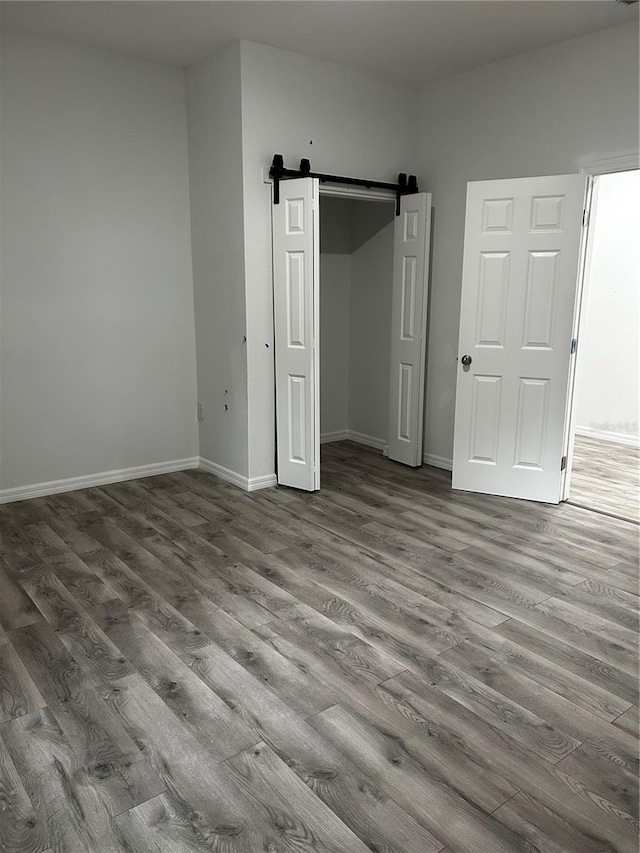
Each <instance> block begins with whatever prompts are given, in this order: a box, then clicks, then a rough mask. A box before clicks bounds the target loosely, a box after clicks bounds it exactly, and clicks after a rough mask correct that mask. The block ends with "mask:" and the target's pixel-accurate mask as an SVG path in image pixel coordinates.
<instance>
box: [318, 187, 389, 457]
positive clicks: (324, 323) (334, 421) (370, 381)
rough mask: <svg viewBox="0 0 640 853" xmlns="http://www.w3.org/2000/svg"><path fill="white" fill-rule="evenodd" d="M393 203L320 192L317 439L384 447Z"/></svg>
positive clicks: (387, 395)
mask: <svg viewBox="0 0 640 853" xmlns="http://www.w3.org/2000/svg"><path fill="white" fill-rule="evenodd" d="M390 201H391V203H384V202H379V201H367V200H363V199H352V198H348V197H342V198H339V197H332V196H325V195H323V194H322V193H321V195H320V442H321V444H326V443H328V442H334V441H343V440H345V439H349V440H351V441H356V442H358V443H360V444H365V445H368V446H369V447H374V448H377V449H378V450H382V451H384V450H386V448H387V445H388V426H389V380H390V369H391V307H392V280H393V230H394V219H395V210H394V206H393V199H390Z"/></svg>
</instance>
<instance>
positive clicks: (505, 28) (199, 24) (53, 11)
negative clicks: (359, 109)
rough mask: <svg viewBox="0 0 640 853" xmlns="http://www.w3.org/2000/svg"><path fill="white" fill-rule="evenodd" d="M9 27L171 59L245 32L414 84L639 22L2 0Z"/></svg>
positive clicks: (300, 0)
mask: <svg viewBox="0 0 640 853" xmlns="http://www.w3.org/2000/svg"><path fill="white" fill-rule="evenodd" d="M0 16H1V18H0V19H1V21H2V25H3V27H5V28H9V29H16V30H22V31H26V32H29V33H34V34H39V35H43V36H47V37H52V38H56V39H60V40H64V41H70V42H75V43H80V44H87V45H92V46H95V47H101V48H105V49H107V50H111V51H115V52H117V53H122V54H127V55H130V56H137V57H141V58H144V59H149V60H153V61H157V62H162V63H166V64H170V65H179V66H180V65H181V66H185V65H190V64H191V63H193V62H195V61H197V60H198V59H201V58H202V57H204V56H207V55H208V54H210V53H213V52H214V51H216V50H218V49H219V48H221V47H223V46H224V45H226V44H228V43H229V42H231V41H233V40H235V39H248V40H250V41H256V42H261V43H263V44H268V45H272V46H274V47H280V48H284V49H286V50H294V51H297V52H298V53H304V54H308V55H309V56H315V57H318V58H320V59H327V60H331V61H334V62H339V63H341V64H343V65H350V66H352V67H355V68H362V69H366V70H368V71H373V72H377V73H379V74H384V75H387V76H392V77H396V78H399V79H401V80H405V81H408V82H412V83H423V82H429V81H433V80H438V79H442V78H444V77H449V76H451V75H453V74H458V73H461V72H464V71H468V70H469V69H471V68H475V67H478V66H480V65H485V64H487V63H489V62H495V61H498V60H500V59H506V58H507V57H509V56H514V55H516V54H518V53H523V52H524V51H527V50H534V49H536V48H539V47H543V46H545V45H549V44H555V43H556V42H560V41H565V40H566V39H570V38H574V37H576V36H581V35H584V34H586V33H590V32H594V31H596V30H600V29H604V28H606V27H612V26H615V25H616V24H621V23H625V22H629V21H634V20H636V21H637V18H638V6H637V5H635V6H626V5H623V4H621V3H617V2H615V0H466V2H465V0H410V2H404V0H374V2H371V0H320V2H317V0H285V2H271V0H260V2H255V0H232V2H229V0H225V2H218V0H199V2H192V0H162V2H158V1H157V0H137V1H136V2H130V0H109V2H102V0H98V1H97V2H86V0H80V2H78V0H73V2H66V0H59V1H58V0H48V1H47V2H39V0H36V1H35V2H20V0H18V1H17V2H11V0H3V2H0Z"/></svg>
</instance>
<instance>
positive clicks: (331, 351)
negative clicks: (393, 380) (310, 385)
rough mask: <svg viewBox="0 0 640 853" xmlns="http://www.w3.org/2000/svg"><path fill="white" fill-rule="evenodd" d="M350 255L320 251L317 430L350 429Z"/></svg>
mask: <svg viewBox="0 0 640 853" xmlns="http://www.w3.org/2000/svg"><path fill="white" fill-rule="evenodd" d="M350 301H351V255H348V254H325V253H323V254H321V255H320V434H321V435H326V434H327V433H334V432H345V431H346V430H348V429H349V325H350V323H349V321H350Z"/></svg>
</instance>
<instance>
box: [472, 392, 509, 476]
mask: <svg viewBox="0 0 640 853" xmlns="http://www.w3.org/2000/svg"><path fill="white" fill-rule="evenodd" d="M501 398H502V377H501V376H474V377H473V392H472V401H471V433H470V439H471V440H470V443H469V461H470V462H480V463H482V464H484V465H495V464H496V463H497V461H498V427H499V424H500V403H501Z"/></svg>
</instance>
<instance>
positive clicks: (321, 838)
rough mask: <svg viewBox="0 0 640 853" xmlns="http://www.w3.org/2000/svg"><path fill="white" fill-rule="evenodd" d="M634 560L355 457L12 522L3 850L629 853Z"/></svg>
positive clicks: (553, 511) (56, 505) (14, 515)
mask: <svg viewBox="0 0 640 853" xmlns="http://www.w3.org/2000/svg"><path fill="white" fill-rule="evenodd" d="M637 560H638V528H637V526H636V525H633V524H629V523H626V522H624V521H620V520H617V519H613V518H609V517H605V516H601V515H599V514H597V513H594V512H590V511H587V510H584V509H581V508H578V507H575V506H569V505H566V504H565V505H562V506H559V507H549V506H542V505H533V504H529V503H526V502H520V501H512V500H507V499H500V498H491V497H484V496H477V495H470V494H465V493H454V492H452V490H451V488H450V476H449V475H448V474H447V473H446V472H444V471H439V470H437V469H433V468H428V467H423V468H421V469H418V470H412V469H407V468H405V467H403V466H401V465H397V464H395V463H392V462H389V461H388V460H386V459H383V458H382V457H381V456H380V455H379V454H378V453H376V452H374V451H370V450H368V449H365V448H362V447H358V446H357V445H354V444H350V443H348V442H343V443H340V444H334V445H327V446H325V447H324V448H323V485H322V490H321V492H320V493H316V494H305V493H299V492H295V491H292V490H287V489H270V490H265V491H263V492H257V493H253V494H246V493H243V492H241V491H239V490H237V489H235V488H234V487H233V486H230V485H228V484H226V483H224V482H222V481H221V480H218V479H216V478H215V477H213V476H210V475H208V474H205V473H203V472H198V471H191V472H184V473H177V474H171V475H166V476H161V477H153V478H149V479H146V480H139V481H135V482H129V483H124V484H119V485H112V486H104V487H102V488H95V489H88V490H86V491H78V492H72V493H69V494H64V495H58V496H54V497H48V498H41V499H37V500H31V501H25V502H21V503H15V504H7V505H5V506H1V507H0V849H1V850H2V851H3V853H39V851H42V853H45V851H55V853H94V852H95V853H98V851H100V853H124V851H127V853H132V851H133V853H147V851H149V853H151V851H155V853H158V851H161V853H191V852H192V851H193V853H195V851H217V852H218V853H294V851H295V853H305V852H306V851H309V853H311V851H313V853H317V851H331V853H364V851H374V853H431V851H433V853H437V851H445V853H463V852H464V853H520V851H522V853H536V852H537V853H564V851H571V853H592V852H594V851H602V853H605V851H606V853H613V851H619V852H620V853H622V851H629V853H631V851H633V853H637V849H638V691H637V664H638V608H637V600H638V599H637V595H638V566H637Z"/></svg>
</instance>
